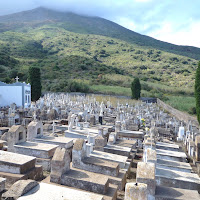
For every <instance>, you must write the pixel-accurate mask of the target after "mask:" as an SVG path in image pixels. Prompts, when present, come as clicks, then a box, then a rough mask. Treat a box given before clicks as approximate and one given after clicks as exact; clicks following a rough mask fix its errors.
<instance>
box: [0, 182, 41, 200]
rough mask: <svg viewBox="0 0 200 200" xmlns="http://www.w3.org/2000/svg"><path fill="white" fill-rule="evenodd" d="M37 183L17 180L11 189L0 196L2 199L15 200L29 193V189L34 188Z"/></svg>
mask: <svg viewBox="0 0 200 200" xmlns="http://www.w3.org/2000/svg"><path fill="white" fill-rule="evenodd" d="M37 185H38V183H37V182H36V181H33V180H19V181H17V182H16V183H14V184H13V185H12V186H11V188H10V189H9V190H8V191H7V192H5V193H4V194H3V195H2V199H5V200H6V199H13V200H16V199H18V198H19V197H21V196H22V195H24V194H26V193H27V192H29V191H30V190H31V189H33V188H34V187H36V186H37Z"/></svg>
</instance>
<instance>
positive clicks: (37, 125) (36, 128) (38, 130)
mask: <svg viewBox="0 0 200 200" xmlns="http://www.w3.org/2000/svg"><path fill="white" fill-rule="evenodd" d="M42 136H43V124H42V122H41V121H32V122H31V123H30V124H29V125H28V127H27V140H28V141H32V140H34V138H37V137H42Z"/></svg>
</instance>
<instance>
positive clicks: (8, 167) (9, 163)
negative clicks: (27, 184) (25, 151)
mask: <svg viewBox="0 0 200 200" xmlns="http://www.w3.org/2000/svg"><path fill="white" fill-rule="evenodd" d="M35 163H36V158H35V157H32V156H25V155H21V154H16V153H11V152H6V151H0V177H4V178H6V188H8V187H10V186H11V185H12V184H13V183H14V182H16V181H17V180H21V179H35V180H38V179H40V178H42V176H43V174H42V167H41V166H37V165H35Z"/></svg>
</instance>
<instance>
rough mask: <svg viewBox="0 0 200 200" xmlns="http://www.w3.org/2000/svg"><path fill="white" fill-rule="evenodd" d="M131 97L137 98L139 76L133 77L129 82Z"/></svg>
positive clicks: (138, 95)
mask: <svg viewBox="0 0 200 200" xmlns="http://www.w3.org/2000/svg"><path fill="white" fill-rule="evenodd" d="M131 91H132V99H139V98H140V93H141V84H140V80H139V78H135V79H134V81H133V82H132V83H131Z"/></svg>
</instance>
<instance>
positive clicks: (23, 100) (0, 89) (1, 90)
mask: <svg viewBox="0 0 200 200" xmlns="http://www.w3.org/2000/svg"><path fill="white" fill-rule="evenodd" d="M13 103H15V104H16V105H17V106H19V107H20V106H23V107H25V108H26V107H29V106H30V105H31V85H30V84H29V83H28V84H26V83H25V82H23V83H21V82H18V77H17V78H16V82H15V83H12V84H6V83H4V82H1V81H0V107H3V106H10V105H11V104H13Z"/></svg>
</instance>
